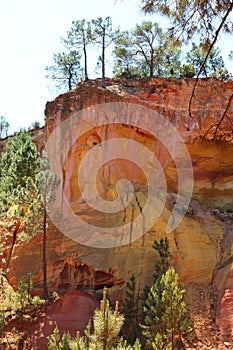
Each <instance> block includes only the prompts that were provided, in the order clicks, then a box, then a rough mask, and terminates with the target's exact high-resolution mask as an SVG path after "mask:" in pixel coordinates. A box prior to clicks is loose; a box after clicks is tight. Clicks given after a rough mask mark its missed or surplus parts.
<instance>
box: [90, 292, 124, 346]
mask: <svg viewBox="0 0 233 350" xmlns="http://www.w3.org/2000/svg"><path fill="white" fill-rule="evenodd" d="M123 323H124V317H123V316H122V315H120V314H119V312H118V304H116V308H115V311H112V310H111V308H110V306H109V301H108V300H107V298H106V290H104V294H103V300H101V302H100V309H99V310H96V311H95V313H94V317H93V324H94V333H93V335H92V343H93V344H95V345H96V349H102V350H111V348H112V346H113V344H114V343H115V341H116V339H117V336H118V334H119V333H120V330H121V328H122V326H123Z"/></svg>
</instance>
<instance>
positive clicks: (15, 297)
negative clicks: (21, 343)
mask: <svg viewBox="0 0 233 350" xmlns="http://www.w3.org/2000/svg"><path fill="white" fill-rule="evenodd" d="M32 290H33V284H32V276H31V274H30V273H28V274H27V275H26V276H23V277H22V278H21V279H20V281H19V283H18V288H17V290H16V291H14V290H13V289H11V288H9V289H7V290H6V289H5V277H4V275H3V274H1V275H0V300H1V304H0V332H2V331H3V329H4V327H5V326H6V325H7V323H8V322H9V321H10V320H12V319H24V318H25V319H26V318H27V319H35V318H37V317H39V316H40V314H41V311H42V309H43V306H44V303H45V301H44V300H43V299H41V298H40V297H39V296H38V295H35V296H33V297H32V296H31V292H32Z"/></svg>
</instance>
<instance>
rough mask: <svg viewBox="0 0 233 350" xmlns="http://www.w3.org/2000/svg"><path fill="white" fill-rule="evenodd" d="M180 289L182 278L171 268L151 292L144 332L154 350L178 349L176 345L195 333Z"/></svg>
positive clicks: (146, 310)
mask: <svg viewBox="0 0 233 350" xmlns="http://www.w3.org/2000/svg"><path fill="white" fill-rule="evenodd" d="M184 293H185V290H184V289H182V288H181V287H180V286H179V283H178V274H177V273H176V272H175V270H174V269H173V268H169V269H168V270H167V272H166V273H165V274H163V275H162V277H161V279H160V280H157V281H156V282H155V283H154V284H153V286H152V287H151V289H150V292H149V294H148V298H147V301H146V306H145V307H144V311H145V314H146V317H145V321H144V324H143V325H142V330H143V331H142V332H143V334H144V336H145V337H146V338H147V343H148V344H152V347H153V349H157V350H159V349H175V344H176V342H178V341H179V342H182V341H183V338H184V337H185V336H186V335H187V334H189V333H190V332H191V331H192V327H191V323H190V321H189V319H188V317H187V310H186V305H185V302H184V300H183V297H184Z"/></svg>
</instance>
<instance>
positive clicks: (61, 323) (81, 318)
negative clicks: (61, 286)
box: [6, 290, 98, 350]
mask: <svg viewBox="0 0 233 350" xmlns="http://www.w3.org/2000/svg"><path fill="white" fill-rule="evenodd" d="M97 307H98V302H97V301H96V300H95V299H94V298H93V297H91V296H90V295H88V294H87V293H84V292H81V291H77V290H73V291H68V292H66V293H65V294H63V295H62V296H61V298H60V299H59V300H57V301H56V302H55V303H54V304H52V305H51V306H48V307H46V309H45V313H44V315H42V317H41V318H40V320H39V322H34V324H30V323H29V324H25V323H22V322H20V321H12V322H10V323H9V325H8V326H7V328H6V331H8V332H9V331H12V329H13V328H16V329H20V330H21V332H24V333H25V338H27V339H28V340H27V346H28V347H30V348H33V349H35V350H46V349H47V348H48V346H47V343H48V339H47V337H48V336H50V335H51V334H52V333H53V330H54V328H55V327H57V328H58V329H59V331H60V334H63V333H64V332H66V333H67V332H69V333H70V334H71V336H72V337H75V336H76V333H77V329H79V330H80V332H81V333H83V330H84V329H85V327H86V325H87V323H88V322H89V320H90V318H91V317H92V315H93V312H94V310H95V309H96V308H97Z"/></svg>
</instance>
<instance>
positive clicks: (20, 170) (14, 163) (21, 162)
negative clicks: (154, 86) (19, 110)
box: [0, 132, 40, 215]
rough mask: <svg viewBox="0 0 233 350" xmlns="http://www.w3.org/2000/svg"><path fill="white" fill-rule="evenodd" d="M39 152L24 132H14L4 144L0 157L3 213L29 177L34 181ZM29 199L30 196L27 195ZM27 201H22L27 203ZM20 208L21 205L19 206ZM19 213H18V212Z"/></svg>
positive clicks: (14, 199)
mask: <svg viewBox="0 0 233 350" xmlns="http://www.w3.org/2000/svg"><path fill="white" fill-rule="evenodd" d="M39 167H40V160H39V153H38V151H37V149H36V146H35V144H34V143H33V142H32V140H31V137H30V135H29V134H28V133H26V132H21V133H19V134H16V135H15V136H14V137H13V138H12V139H10V140H9V141H8V142H7V144H6V151H5V152H3V154H2V157H1V159H0V169H1V170H0V203H1V214H2V215H4V214H5V213H6V211H7V210H8V209H9V208H10V206H11V205H12V204H13V203H15V202H17V198H19V197H20V196H19V195H20V194H21V193H22V191H24V190H26V187H27V183H28V181H29V179H30V180H31V181H32V182H35V177H36V174H37V173H38V171H39ZM27 199H30V196H28V197H27ZM27 204H28V203H22V205H27ZM21 209H22V207H21ZM18 214H19V213H18Z"/></svg>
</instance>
